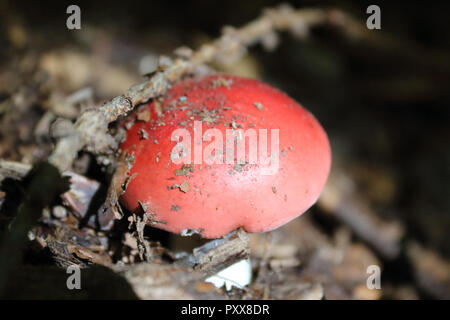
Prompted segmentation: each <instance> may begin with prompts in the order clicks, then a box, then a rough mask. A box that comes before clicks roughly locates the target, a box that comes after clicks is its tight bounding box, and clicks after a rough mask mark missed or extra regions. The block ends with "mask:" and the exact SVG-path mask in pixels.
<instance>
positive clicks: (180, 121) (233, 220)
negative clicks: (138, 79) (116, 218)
mask: <svg viewBox="0 0 450 320" xmlns="http://www.w3.org/2000/svg"><path fill="white" fill-rule="evenodd" d="M125 127H127V128H128V131H127V135H126V139H125V140H124V142H123V144H122V145H121V149H122V150H123V151H124V152H125V153H128V155H129V158H131V159H133V161H132V163H130V164H129V165H130V168H129V172H128V176H129V178H130V179H129V180H128V182H127V183H128V184H127V186H126V190H125V192H124V193H123V194H122V195H121V199H120V200H121V203H122V204H123V205H124V206H125V207H126V208H127V209H128V210H130V211H135V210H142V208H145V211H146V213H147V214H148V216H149V217H150V219H149V223H151V224H152V225H153V226H154V227H157V228H161V229H164V230H167V231H170V232H173V233H176V234H181V235H191V234H193V233H199V234H201V235H202V236H203V237H205V238H218V237H222V236H224V235H226V234H228V233H229V232H231V231H233V230H234V229H237V228H239V227H242V228H243V229H244V230H245V231H247V232H264V231H270V230H273V229H275V228H277V227H279V226H281V225H283V224H285V223H287V222H289V221H290V220H292V219H294V218H295V217H297V216H299V215H300V214H302V213H303V212H305V211H306V210H307V209H308V208H310V207H311V206H312V205H313V204H314V203H315V202H316V200H317V198H318V197H319V195H320V193H321V191H322V189H323V187H324V185H325V182H326V180H327V177H328V173H329V170H330V165H331V151H330V145H329V142H328V138H327V135H326V133H325V131H324V130H323V128H322V127H321V125H320V124H319V122H318V121H317V120H316V119H315V118H314V116H313V115H312V114H311V113H309V112H308V111H307V110H306V109H305V108H303V107H302V106H300V105H299V104H298V103H296V102H295V101H294V100H293V99H291V98H290V97H288V96H287V95H285V94H284V93H282V92H280V91H278V90H277V89H275V88H273V87H271V86H269V85H267V84H265V83H262V82H260V81H257V80H252V79H247V78H242V77H236V76H228V75H213V76H206V77H198V78H190V79H186V80H182V81H179V82H178V83H175V84H174V86H173V87H172V88H171V89H170V90H169V91H168V92H167V93H166V95H165V96H164V98H162V99H160V100H153V101H152V102H150V103H148V104H146V105H143V106H141V107H140V108H139V110H137V112H136V113H135V114H134V115H131V116H130V117H128V118H127V119H126V120H125ZM143 133H145V134H143ZM144 137H145V138H144Z"/></svg>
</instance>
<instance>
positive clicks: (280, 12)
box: [49, 5, 360, 171]
mask: <svg viewBox="0 0 450 320" xmlns="http://www.w3.org/2000/svg"><path fill="white" fill-rule="evenodd" d="M349 21H353V20H352V19H350V18H348V17H347V16H346V15H344V14H343V13H342V12H340V11H338V10H329V11H326V10H321V9H300V10H294V9H292V8H291V7H288V6H286V5H284V6H280V7H278V8H275V9H266V10H265V11H264V13H263V14H262V15H261V17H259V18H258V19H256V20H255V21H253V22H250V23H248V24H246V25H245V26H243V27H241V28H239V29H235V28H232V27H225V28H224V29H223V32H222V36H221V37H220V38H218V39H217V40H215V41H213V42H212V43H209V44H205V45H203V46H202V47H200V49H199V50H198V51H196V52H191V51H190V50H189V49H187V50H178V52H181V51H183V52H184V54H183V55H184V56H183V57H180V54H179V57H178V58H176V59H175V60H174V61H171V60H170V59H165V60H168V61H166V63H164V65H162V66H161V64H160V66H159V68H158V70H157V71H156V72H155V73H154V74H153V75H152V76H151V77H150V78H149V79H148V80H147V81H145V82H143V83H141V84H137V85H134V86H132V87H131V88H130V89H129V90H128V91H127V92H125V93H124V94H123V95H121V96H118V97H115V98H114V99H112V100H111V101H109V102H107V103H106V104H104V105H103V106H101V107H100V108H97V109H91V110H87V111H85V112H84V113H83V114H81V116H80V117H79V118H78V119H77V121H76V122H75V124H74V125H73V126H72V127H71V128H69V130H67V134H66V135H65V136H64V137H62V138H61V139H60V140H59V141H58V143H57V145H56V147H55V149H54V151H53V153H52V154H51V156H50V158H49V161H50V163H52V164H54V165H55V166H56V167H58V168H59V169H60V170H61V171H65V170H68V169H70V167H71V165H72V162H73V160H74V159H75V158H76V156H77V153H78V152H79V151H80V150H82V149H86V150H88V151H91V152H94V153H96V154H112V153H113V152H114V151H115V150H116V149H117V147H118V143H117V141H116V140H115V139H114V138H113V137H112V136H111V135H110V134H109V133H108V124H109V123H111V122H113V121H115V120H117V119H118V118H119V117H120V116H122V115H126V114H127V113H129V112H130V111H131V110H132V109H133V108H134V107H136V106H137V105H139V104H141V103H144V102H147V101H149V100H150V99H152V98H156V97H158V96H161V95H164V93H165V92H166V90H167V89H168V87H169V86H170V84H171V83H172V82H174V81H176V80H178V79H180V78H181V77H182V76H184V75H187V74H189V73H190V72H193V71H194V70H195V69H196V68H197V67H199V66H201V65H203V64H205V63H209V62H212V61H214V60H218V61H222V62H226V63H231V62H233V61H236V60H237V59H239V58H240V57H241V56H242V55H243V54H244V53H245V50H246V47H248V46H251V45H254V44H256V43H260V42H261V43H263V44H264V45H266V46H271V44H270V43H272V46H273V43H274V42H276V40H275V41H274V39H276V33H275V31H283V30H284V31H290V32H292V33H293V34H294V35H296V36H300V37H303V38H304V37H305V36H306V35H307V33H308V31H309V29H310V28H312V27H314V26H317V25H321V24H326V23H332V24H334V25H338V26H340V27H342V28H343V29H344V30H345V31H347V34H349V33H353V35H355V32H354V31H355V30H358V27H355V23H354V21H353V22H349ZM359 29H360V28H359ZM352 30H353V31H352ZM175 53H177V50H176V51H175ZM186 53H187V54H186Z"/></svg>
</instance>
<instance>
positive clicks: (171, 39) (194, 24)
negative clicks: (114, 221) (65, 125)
mask: <svg viewBox="0 0 450 320" xmlns="http://www.w3.org/2000/svg"><path fill="white" fill-rule="evenodd" d="M277 3H278V1H265V0H258V1H206V0H197V1H167V2H166V1H142V2H138V1H108V2H106V1H105V2H100V1H99V2H93V1H76V2H73V4H77V5H79V6H80V7H81V12H82V13H81V17H82V30H79V31H69V30H67V29H66V28H65V22H66V18H67V14H66V13H65V9H66V7H67V6H68V5H69V4H72V2H70V3H69V2H65V1H35V2H31V1H0V72H2V71H5V70H7V69H8V68H11V66H12V65H13V64H14V63H17V57H20V56H21V55H23V54H24V53H26V52H30V51H33V52H35V53H36V59H38V56H39V55H40V54H42V53H43V52H47V51H52V50H57V49H58V50H59V49H61V48H62V49H63V50H75V51H77V52H78V51H79V52H83V53H85V54H87V55H92V56H93V57H103V59H104V60H105V61H107V62H108V64H111V65H119V66H121V67H123V68H124V70H126V72H128V73H129V74H134V75H135V76H136V78H135V79H136V80H137V81H139V77H138V76H139V75H138V65H139V61H140V59H141V58H142V56H144V55H146V54H148V53H152V54H170V52H171V51H172V50H173V49H174V48H176V47H178V46H180V45H183V44H184V45H188V46H190V47H192V48H196V47H198V46H199V45H200V44H201V43H203V42H205V41H208V40H211V39H214V38H216V37H218V36H219V35H220V30H221V28H222V26H224V25H233V26H241V25H243V24H245V23H246V22H249V21H251V20H252V19H255V18H256V17H257V16H258V15H259V14H260V13H261V10H262V9H263V8H265V7H272V6H275V5H277ZM290 4H291V5H292V6H294V7H296V8H301V7H320V8H327V7H337V8H340V9H342V10H344V11H346V12H348V13H349V14H352V15H353V16H354V17H356V18H359V19H361V21H365V19H366V17H367V14H366V13H365V9H366V8H367V6H368V5H369V4H378V5H380V7H381V15H382V22H381V23H382V30H380V31H376V30H374V31H373V32H376V33H380V34H382V35H383V36H384V37H386V38H387V39H389V41H388V42H387V44H385V45H383V46H378V45H377V44H376V43H375V44H374V43H370V42H365V41H356V40H354V39H348V38H346V37H345V36H344V35H342V34H341V33H340V32H338V31H337V30H333V29H331V28H328V27H322V28H318V29H315V30H314V31H313V33H312V35H311V36H310V37H309V38H308V39H307V40H305V41H298V40H296V39H294V38H293V37H292V36H290V35H289V34H282V35H281V41H280V45H279V46H278V47H277V48H276V49H275V50H274V51H273V52H267V51H265V50H264V49H263V48H262V47H260V46H256V47H255V48H251V49H250V50H249V55H248V57H246V58H245V61H244V64H243V65H239V66H238V67H237V68H235V69H226V68H225V69H224V71H226V72H236V73H244V74H245V75H248V76H254V77H258V78H261V79H262V80H264V81H266V82H268V83H270V84H272V85H274V86H275V87H279V88H280V89H282V90H283V91H285V92H287V93H288V94H289V95H291V96H292V97H294V98H295V99H296V100H298V101H299V102H300V103H301V104H303V105H304V106H306V107H307V108H308V109H309V110H311V112H312V113H313V114H314V115H316V117H317V118H318V119H319V120H320V122H321V123H322V124H323V126H324V128H325V129H326V131H327V132H328V135H329V137H330V140H331V144H332V149H333V156H334V159H335V160H336V163H338V164H339V166H344V167H345V168H346V170H348V172H350V174H351V175H352V177H353V178H354V180H355V181H357V183H358V186H359V191H360V195H361V196H363V197H365V198H366V199H368V201H369V202H370V203H371V205H372V206H373V208H375V211H376V212H377V214H378V215H380V216H381V217H383V218H395V219H399V220H400V221H401V222H402V224H403V225H404V226H405V228H406V239H414V240H415V241H418V242H419V243H421V244H422V245H424V246H425V247H428V248H432V249H434V250H437V252H438V253H439V254H440V255H442V256H443V257H444V258H445V257H446V258H447V259H448V258H450V232H449V230H450V186H449V179H450V148H449V142H450V126H449V124H450V122H449V120H450V108H449V106H450V103H449V102H450V90H449V87H450V86H449V84H450V28H449V21H450V17H449V15H450V13H449V12H450V11H449V10H448V9H449V6H448V4H446V1H427V2H419V1H418V2H409V1H357V0H355V1H290ZM12 25H19V26H20V29H21V30H22V31H21V32H22V33H23V34H22V35H20V34H19V36H18V37H19V38H18V40H17V39H16V40H14V39H15V37H16V38H17V36H11V32H10V27H11V26H12ZM105 43H106V44H105ZM105 47H106V49H105ZM239 68H241V69H239ZM219 69H220V67H219ZM230 70H231V71H230ZM93 72H102V70H101V69H100V70H93ZM21 76H22V75H19V74H18V77H21ZM95 79H96V80H92V81H93V82H92V83H91V84H92V85H93V86H94V87H96V86H99V84H98V83H94V81H102V80H103V78H102V77H101V76H100V77H97V78H95ZM9 85H11V83H5V81H3V82H0V102H1V101H2V97H3V99H4V98H6V97H8V96H9V94H10V87H8V86H9ZM100 87H101V85H100ZM126 88H127V86H126V85H123V90H125V89H126ZM73 89H75V88H74V87H73V86H72V85H70V84H69V85H67V86H66V87H65V89H64V90H66V91H67V92H70V91H71V90H73ZM95 92H96V99H97V100H98V101H102V100H104V99H108V98H111V97H112V96H113V95H114V94H119V93H120V90H118V89H114V90H107V89H106V90H102V89H101V88H100V89H98V90H96V91H95ZM36 112H37V113H39V111H36ZM0 117H1V115H0ZM1 139H3V140H6V138H5V133H4V132H3V133H2V135H0V140H1ZM33 143H35V138H33V137H32V136H31V135H29V136H27V135H25V136H24V137H23V138H20V139H19V140H15V142H14V143H11V144H10V145H9V146H7V147H3V148H0V157H3V158H9V159H12V160H17V161H21V160H22V159H23V152H22V151H21V150H20V148H19V145H31V144H33ZM45 154H46V152H43V153H42V154H41V155H33V156H32V159H36V158H40V157H45ZM334 166H335V164H334ZM319 220H320V218H319ZM325 220H326V221H319V222H320V223H324V224H325V225H326V226H328V227H329V228H331V229H333V228H334V227H335V222H334V221H328V220H327V219H325ZM393 268H394V270H396V272H398V276H399V277H401V275H400V273H401V267H400V269H398V270H397V269H395V266H394V267H393Z"/></svg>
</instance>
